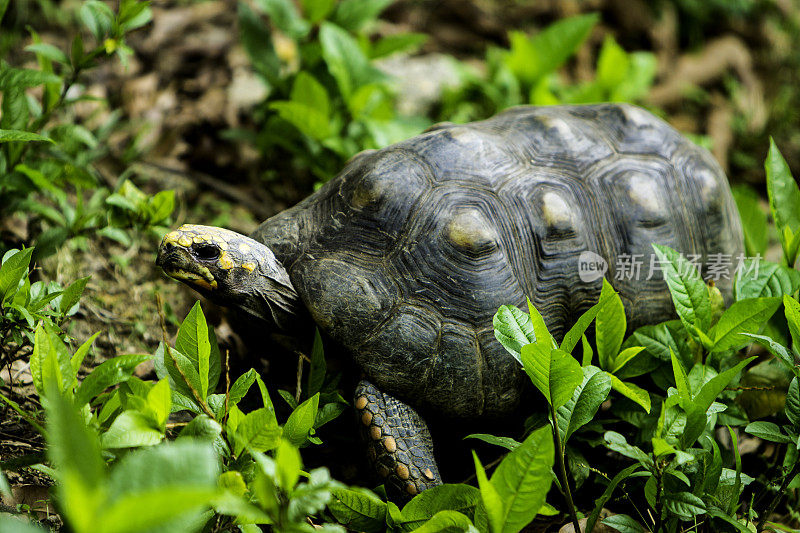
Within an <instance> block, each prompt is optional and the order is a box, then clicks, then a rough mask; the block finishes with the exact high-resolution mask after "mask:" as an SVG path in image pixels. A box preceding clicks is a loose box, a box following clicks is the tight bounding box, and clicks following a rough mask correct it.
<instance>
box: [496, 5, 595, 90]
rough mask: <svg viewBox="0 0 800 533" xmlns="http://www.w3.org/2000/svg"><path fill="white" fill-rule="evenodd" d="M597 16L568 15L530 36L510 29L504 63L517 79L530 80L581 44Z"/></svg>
mask: <svg viewBox="0 0 800 533" xmlns="http://www.w3.org/2000/svg"><path fill="white" fill-rule="evenodd" d="M597 20H598V16H597V14H595V13H591V14H587V15H578V16H574V17H568V18H565V19H561V20H559V21H557V22H555V23H553V24H551V25H550V26H548V27H547V28H545V29H544V30H542V31H540V32H539V33H538V34H536V35H534V36H533V37H528V36H526V35H525V34H523V33H521V32H516V31H511V32H509V34H508V38H509V40H510V41H511V49H510V51H509V53H508V56H507V57H506V59H505V63H506V65H507V66H508V68H509V69H510V70H511V71H512V72H513V73H514V75H515V76H516V77H517V78H518V79H521V80H523V81H525V82H526V83H528V84H532V83H533V82H535V81H536V80H538V79H539V78H541V77H542V76H545V75H547V74H550V73H551V72H554V71H555V70H557V69H558V68H559V67H560V66H561V65H563V64H564V63H565V62H566V60H567V59H568V58H569V57H570V56H572V55H573V54H574V53H575V52H576V50H577V49H578V48H579V47H580V46H581V44H583V42H584V41H585V40H586V38H587V37H588V36H589V33H590V32H591V31H592V28H593V27H594V25H595V24H596V23H597Z"/></svg>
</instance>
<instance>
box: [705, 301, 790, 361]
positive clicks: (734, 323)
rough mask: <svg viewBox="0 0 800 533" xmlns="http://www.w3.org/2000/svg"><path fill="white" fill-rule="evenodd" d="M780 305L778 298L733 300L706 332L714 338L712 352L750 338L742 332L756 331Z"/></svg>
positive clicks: (732, 346) (738, 346) (745, 341)
mask: <svg viewBox="0 0 800 533" xmlns="http://www.w3.org/2000/svg"><path fill="white" fill-rule="evenodd" d="M780 305H781V299H780V298H750V299H747V300H741V301H738V302H734V304H733V305H732V306H730V307H729V308H728V309H727V310H726V311H725V312H724V313H723V314H722V316H721V317H720V319H719V322H717V323H716V325H715V326H714V327H713V328H712V329H711V331H709V332H708V335H709V337H711V338H712V339H714V347H713V348H712V349H711V351H712V352H722V351H725V350H733V349H738V348H740V347H742V346H744V345H746V344H748V343H749V342H751V341H750V339H749V338H748V337H746V336H744V335H742V334H743V333H757V332H758V331H759V330H760V329H761V328H762V327H763V326H764V324H766V323H767V321H768V320H769V319H770V317H771V316H772V315H773V314H775V311H777V310H778V307H780Z"/></svg>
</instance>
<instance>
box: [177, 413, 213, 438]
mask: <svg viewBox="0 0 800 533" xmlns="http://www.w3.org/2000/svg"><path fill="white" fill-rule="evenodd" d="M221 434H222V426H220V425H219V423H218V422H217V421H216V420H214V419H213V418H210V417H208V416H207V415H199V416H196V417H194V418H192V420H191V421H190V422H189V423H188V424H186V425H185V426H184V427H183V429H182V430H181V433H180V435H178V440H180V439H182V438H190V439H196V440H207V441H213V440H214V439H216V438H217V437H219V436H220V435H221Z"/></svg>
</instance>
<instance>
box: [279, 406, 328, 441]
mask: <svg viewBox="0 0 800 533" xmlns="http://www.w3.org/2000/svg"><path fill="white" fill-rule="evenodd" d="M318 409H319V393H316V394H315V395H314V396H312V397H311V398H309V399H308V400H306V401H304V402H303V403H301V404H300V405H298V406H297V408H296V409H295V410H294V411H292V414H291V415H289V419H288V420H287V421H286V424H284V426H283V438H285V439H286V440H288V441H289V442H290V443H292V444H293V445H294V446H297V447H299V446H301V445H303V444H305V442H306V440H307V438H308V432H309V431H311V430H312V429H313V428H314V420H316V417H317V410H318Z"/></svg>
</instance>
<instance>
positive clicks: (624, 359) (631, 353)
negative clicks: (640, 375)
mask: <svg viewBox="0 0 800 533" xmlns="http://www.w3.org/2000/svg"><path fill="white" fill-rule="evenodd" d="M642 350H644V346H631V347H629V348H625V349H624V350H622V351H621V352H619V355H617V356H616V357H615V358H614V365H613V367H612V368H611V373H613V374H617V373H618V372H619V371H620V370H622V368H623V367H624V366H625V365H627V364H628V363H629V362H630V361H631V360H632V359H633V358H634V357H636V356H637V355H639V353H640V352H642Z"/></svg>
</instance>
